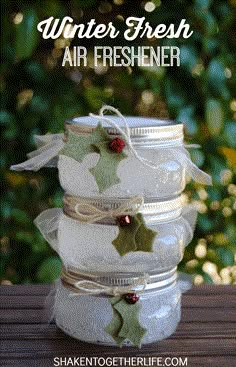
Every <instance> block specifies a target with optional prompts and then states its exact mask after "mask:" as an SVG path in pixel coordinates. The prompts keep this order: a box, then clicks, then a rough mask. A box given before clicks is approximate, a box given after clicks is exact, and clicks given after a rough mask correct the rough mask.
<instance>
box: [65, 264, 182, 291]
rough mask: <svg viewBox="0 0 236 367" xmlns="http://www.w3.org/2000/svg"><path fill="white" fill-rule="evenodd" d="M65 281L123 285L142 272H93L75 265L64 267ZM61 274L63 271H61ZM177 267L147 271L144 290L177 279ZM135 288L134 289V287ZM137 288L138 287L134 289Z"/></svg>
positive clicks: (163, 286)
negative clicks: (152, 271) (162, 270)
mask: <svg viewBox="0 0 236 367" xmlns="http://www.w3.org/2000/svg"><path fill="white" fill-rule="evenodd" d="M64 271H65V274H66V277H67V282H68V283H69V284H70V285H71V286H72V285H73V283H76V282H77V281H79V280H81V279H83V280H88V281H93V282H96V283H99V284H100V285H103V286H111V287H113V286H114V287H125V286H128V285H132V284H133V283H135V282H136V281H137V280H139V279H140V278H141V277H143V276H144V275H147V274H144V273H136V274H133V273H128V272H127V273H123V272H122V273H119V272H113V273H94V272H89V273H86V272H83V271H80V270H78V269H76V268H75V267H71V266H70V267H69V268H67V269H66V270H65V269H64ZM62 274H63V273H62ZM177 276H178V273H177V267H174V268H172V269H170V270H168V271H166V272H162V273H149V274H148V278H147V285H146V287H145V291H149V290H157V289H158V290H160V289H162V288H166V287H168V286H170V285H172V284H173V283H175V282H176V280H177ZM134 290H135V289H134ZM136 290H138V288H137V289H136Z"/></svg>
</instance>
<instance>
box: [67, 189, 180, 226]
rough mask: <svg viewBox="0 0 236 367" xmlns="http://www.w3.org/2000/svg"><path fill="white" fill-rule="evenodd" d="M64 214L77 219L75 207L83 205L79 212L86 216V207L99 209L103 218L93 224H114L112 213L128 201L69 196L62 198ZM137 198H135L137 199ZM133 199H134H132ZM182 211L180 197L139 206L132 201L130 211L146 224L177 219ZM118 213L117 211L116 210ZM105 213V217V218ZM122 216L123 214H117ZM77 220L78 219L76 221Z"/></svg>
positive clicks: (138, 202) (138, 201)
mask: <svg viewBox="0 0 236 367" xmlns="http://www.w3.org/2000/svg"><path fill="white" fill-rule="evenodd" d="M64 198H65V199H64V213H65V214H66V215H68V216H69V217H71V218H74V219H77V218H78V212H76V206H77V205H79V206H81V207H83V205H84V204H85V209H84V210H85V211H83V209H81V210H80V212H81V213H82V214H85V215H87V212H86V206H91V207H95V208H97V209H99V210H100V211H101V212H103V213H104V217H103V218H100V219H97V220H94V221H93V222H94V223H99V224H116V219H115V217H113V216H114V213H115V212H116V210H117V209H118V208H122V207H125V206H126V203H127V205H128V201H129V199H127V198H126V199H124V198H122V199H121V198H105V197H104V198H103V197H102V198H100V197H94V198H91V197H75V196H70V195H65V196H64ZM138 198H139V197H137V199H138ZM140 198H141V197H140ZM134 199H135V197H134ZM182 209H183V203H182V199H181V197H180V196H177V197H176V198H174V199H171V200H165V201H149V202H148V203H144V204H142V205H141V206H140V200H137V202H136V203H135V201H133V203H132V211H134V212H139V213H141V214H143V215H144V217H145V221H146V223H149V224H154V223H155V222H162V221H168V220H171V219H175V218H178V217H179V216H180V215H181V213H182ZM118 211H119V209H118ZM110 212H113V215H112V216H110V215H111V214H110ZM106 213H108V214H107V216H106ZM119 215H123V214H119ZM78 220H79V219H78Z"/></svg>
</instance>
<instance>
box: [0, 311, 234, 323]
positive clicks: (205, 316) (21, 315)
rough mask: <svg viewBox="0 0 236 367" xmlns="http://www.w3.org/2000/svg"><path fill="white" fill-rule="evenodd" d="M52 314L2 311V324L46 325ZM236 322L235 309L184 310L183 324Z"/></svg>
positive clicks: (0, 318) (0, 321)
mask: <svg viewBox="0 0 236 367" xmlns="http://www.w3.org/2000/svg"><path fill="white" fill-rule="evenodd" d="M49 319H50V313H48V312H47V310H46V309H28V310H27V312H26V311H25V310H24V309H9V310H7V309H2V310H0V324H4V323H9V324H15V323H17V324H34V323H37V324H46V323H48V320H49ZM196 321H199V322H206V323H209V322H216V321H217V322H230V321H232V322H236V312H235V309H233V308H228V309H227V311H226V310H225V309H224V308H221V307H219V308H214V311H212V310H211V309H209V308H191V307H190V308H183V309H182V322H196Z"/></svg>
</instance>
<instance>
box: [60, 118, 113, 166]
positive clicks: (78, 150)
mask: <svg viewBox="0 0 236 367" xmlns="http://www.w3.org/2000/svg"><path fill="white" fill-rule="evenodd" d="M104 141H106V142H109V141H110V138H109V135H108V134H107V132H106V130H105V129H104V128H103V127H102V126H101V124H98V125H97V127H96V129H95V130H94V131H93V132H92V133H91V134H87V135H77V134H75V133H73V131H71V130H68V136H67V142H66V143H65V145H64V147H63V149H62V150H61V151H60V153H59V154H64V155H66V156H68V157H71V158H73V159H75V160H76V161H78V162H82V160H83V159H84V157H85V156H86V155H87V154H89V153H94V152H97V149H96V147H95V146H94V144H97V143H101V142H104Z"/></svg>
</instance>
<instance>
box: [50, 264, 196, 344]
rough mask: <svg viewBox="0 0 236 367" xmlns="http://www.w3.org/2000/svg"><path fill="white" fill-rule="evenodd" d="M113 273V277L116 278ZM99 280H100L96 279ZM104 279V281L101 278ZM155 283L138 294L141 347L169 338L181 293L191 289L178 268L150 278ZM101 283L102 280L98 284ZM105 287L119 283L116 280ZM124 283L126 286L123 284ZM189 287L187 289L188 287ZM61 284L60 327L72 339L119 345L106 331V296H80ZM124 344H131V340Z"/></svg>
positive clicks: (108, 309)
mask: <svg viewBox="0 0 236 367" xmlns="http://www.w3.org/2000/svg"><path fill="white" fill-rule="evenodd" d="M114 276H115V275H114V273H113V274H112V275H111V277H113V278H114ZM97 279H98V280H97V281H99V278H97ZM100 279H101V278H100ZM151 279H152V281H153V282H154V283H153V284H148V285H147V287H146V290H145V291H144V292H143V293H140V294H139V301H138V302H139V303H140V304H141V310H140V313H139V322H140V324H141V325H142V327H144V328H146V329H147V332H146V335H145V336H144V338H143V340H142V344H147V343H153V342H156V341H159V340H162V339H165V338H167V337H169V336H170V335H171V334H172V333H173V332H174V331H175V330H176V328H177V325H178V323H179V321H180V318H181V293H182V292H183V291H184V289H183V288H185V290H186V289H189V288H190V282H189V281H188V282H187V283H188V284H187V283H185V285H184V287H183V284H181V281H179V280H177V273H176V269H172V270H171V271H169V272H168V273H162V274H159V275H156V276H152V277H151ZM99 282H100V283H101V281H99ZM102 283H103V284H106V285H108V284H114V283H115V284H116V285H117V284H119V283H118V282H117V279H116V281H115V282H114V279H113V281H112V279H111V280H110V281H109V278H108V277H107V278H106V281H105V282H104V279H103V280H102ZM122 284H123V285H124V284H126V283H125V282H124V281H122ZM186 285H187V286H186ZM72 293H74V291H73V289H72V288H71V289H68V288H66V287H65V286H63V285H62V283H61V282H60V283H59V284H58V285H57V292H56V300H55V306H54V315H55V321H56V324H57V326H58V327H59V328H60V329H62V330H63V331H64V332H65V333H66V334H68V335H70V336H72V337H73V338H76V339H79V340H82V341H85V342H89V343H95V344H105V345H114V346H115V345H116V343H115V341H114V340H113V338H112V337H111V336H110V335H109V334H108V333H107V332H106V331H105V330H104V329H105V328H106V326H107V325H108V324H109V323H110V321H111V319H112V307H111V304H110V302H109V299H108V296H106V295H101V294H100V295H96V296H94V295H89V294H88V295H86V294H83V295H79V294H76V293H74V296H71V294H72ZM125 345H131V343H130V342H129V341H126V342H125Z"/></svg>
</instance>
